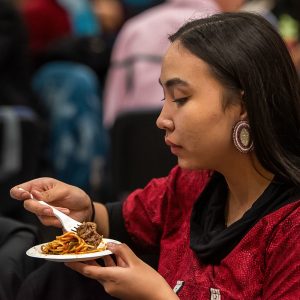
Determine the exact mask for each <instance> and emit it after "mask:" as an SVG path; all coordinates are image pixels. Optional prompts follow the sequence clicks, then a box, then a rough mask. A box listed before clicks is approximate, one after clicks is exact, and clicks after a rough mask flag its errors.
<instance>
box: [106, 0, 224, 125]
mask: <svg viewBox="0 0 300 300" xmlns="http://www.w3.org/2000/svg"><path fill="white" fill-rule="evenodd" d="M218 11H219V8H218V6H217V4H216V3H215V1H214V0H170V1H168V2H167V3H164V4H161V5H158V6H156V7H154V8H151V9H148V10H147V11H145V12H143V13H141V14H140V15H138V16H136V17H134V18H132V19H130V20H129V21H127V22H126V23H125V25H124V26H123V28H122V30H121V32H120V33H119V36H118V38H117V40H116V43H115V46H114V49H113V53H112V59H111V67H110V70H109V72H108V75H107V80H106V86H105V91H104V123H105V125H106V127H111V126H112V125H113V123H114V121H115V119H116V116H117V115H118V114H120V113H122V112H124V111H128V110H135V109H141V108H142V109H148V108H160V107H161V106H162V103H161V101H160V100H162V99H163V91H162V88H161V86H160V85H159V83H158V79H159V76H160V70H161V60H162V57H163V55H164V53H165V52H166V50H167V48H168V46H169V41H168V35H169V34H172V33H174V32H175V31H176V30H177V29H178V28H179V27H180V26H181V25H183V24H184V23H185V22H186V21H188V20H189V19H193V18H201V17H207V16H209V15H211V14H212V13H216V12H218Z"/></svg>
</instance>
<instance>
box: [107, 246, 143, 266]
mask: <svg viewBox="0 0 300 300" xmlns="http://www.w3.org/2000/svg"><path fill="white" fill-rule="evenodd" d="M107 249H108V250H110V251H111V252H112V253H114V254H115V255H116V257H117V260H118V264H119V263H120V264H125V265H126V266H131V265H133V264H134V263H137V262H139V261H140V259H139V258H138V257H137V256H136V255H135V254H134V252H133V251H132V250H131V249H130V248H129V247H128V246H127V245H126V244H115V243H108V244H107Z"/></svg>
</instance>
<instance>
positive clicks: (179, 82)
mask: <svg viewBox="0 0 300 300" xmlns="http://www.w3.org/2000/svg"><path fill="white" fill-rule="evenodd" d="M158 82H159V84H160V85H162V82H161V80H160V79H159V80H158ZM165 85H166V87H168V88H170V87H173V86H174V85H185V86H187V85H188V83H187V82H186V81H184V80H182V79H180V78H172V79H169V80H167V81H166V82H165Z"/></svg>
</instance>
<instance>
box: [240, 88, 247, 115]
mask: <svg viewBox="0 0 300 300" xmlns="http://www.w3.org/2000/svg"><path fill="white" fill-rule="evenodd" d="M244 94H245V92H244V91H241V102H240V108H241V110H240V120H247V119H248V114H247V110H246V106H245V101H244V100H243V98H244Z"/></svg>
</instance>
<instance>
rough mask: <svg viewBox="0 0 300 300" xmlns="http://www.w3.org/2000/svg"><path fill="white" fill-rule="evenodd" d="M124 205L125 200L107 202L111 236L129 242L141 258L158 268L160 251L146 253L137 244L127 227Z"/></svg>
mask: <svg viewBox="0 0 300 300" xmlns="http://www.w3.org/2000/svg"><path fill="white" fill-rule="evenodd" d="M122 205H123V201H117V202H111V203H106V204H105V206H106V208H107V211H108V216H109V230H110V232H109V237H110V238H112V239H115V240H117V241H120V242H122V243H125V244H127V245H128V246H129V247H130V248H131V249H132V250H133V251H134V252H135V254H136V255H138V256H139V258H140V259H142V260H143V261H144V262H145V263H147V264H148V265H150V266H151V267H152V268H154V269H157V267H158V260H159V253H145V249H140V248H139V247H137V245H135V243H134V242H133V241H132V239H131V237H130V235H129V234H128V232H127V230H126V227H125V222H124V218H123V214H122Z"/></svg>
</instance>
